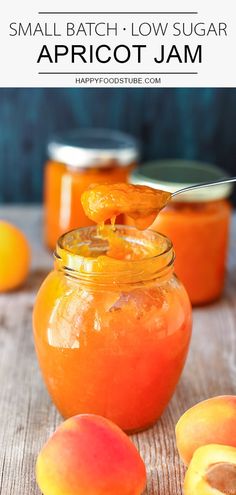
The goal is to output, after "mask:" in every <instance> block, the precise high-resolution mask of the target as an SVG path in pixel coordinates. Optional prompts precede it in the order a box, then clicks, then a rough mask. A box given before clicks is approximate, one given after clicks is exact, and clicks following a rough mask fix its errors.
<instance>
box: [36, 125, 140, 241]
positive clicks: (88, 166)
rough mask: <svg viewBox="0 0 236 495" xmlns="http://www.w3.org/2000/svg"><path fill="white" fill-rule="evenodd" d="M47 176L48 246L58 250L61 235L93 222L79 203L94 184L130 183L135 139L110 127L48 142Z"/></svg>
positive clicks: (135, 145)
mask: <svg viewBox="0 0 236 495" xmlns="http://www.w3.org/2000/svg"><path fill="white" fill-rule="evenodd" d="M48 156H49V161H48V162H47V163H46V167H45V175H44V202H45V229H44V236H45V242H46V245H47V246H48V247H49V248H50V249H55V246H56V241H57V239H58V237H59V236H60V235H62V234H63V233H64V232H67V231H69V230H71V229H74V228H77V227H85V226H87V225H91V224H92V222H91V221H89V220H88V218H87V217H86V216H85V214H84V211H83V209H82V207H81V204H80V197H81V194H82V193H83V191H84V190H85V189H86V188H87V187H88V186H89V185H90V184H92V183H112V182H127V178H128V174H129V173H130V172H131V170H132V169H133V167H134V165H135V164H136V162H137V160H138V156H139V153H138V145H137V142H136V140H135V139H134V138H132V137H130V136H128V135H126V134H123V133H121V132H118V131H111V130H108V129H80V130H75V131H73V132H68V133H65V134H64V135H61V136H57V137H55V139H54V140H52V141H51V142H50V143H49V145H48Z"/></svg>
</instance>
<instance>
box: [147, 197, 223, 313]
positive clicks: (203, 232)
mask: <svg viewBox="0 0 236 495" xmlns="http://www.w3.org/2000/svg"><path fill="white" fill-rule="evenodd" d="M230 218H231V206H230V203H229V202H228V201H227V200H218V201H208V202H199V203H177V202H176V203H174V202H172V203H170V205H169V206H168V208H165V209H164V210H163V211H162V212H161V213H160V215H159V216H158V217H157V218H156V220H155V221H154V223H153V224H152V226H151V228H152V229H154V230H157V231H158V232H162V233H163V234H165V235H167V236H169V237H170V238H171V240H172V242H173V245H174V249H175V252H176V261H175V271H176V274H177V275H178V276H179V277H180V278H181V280H182V282H183V284H184V286H185V287H186V289H187V291H188V294H189V297H190V300H191V302H192V304H195V305H198V304H205V303H209V302H211V301H214V300H215V299H217V298H219V297H220V295H221V293H222V291H223V288H224V281H225V271H226V259H227V250H228V238H229V225H230Z"/></svg>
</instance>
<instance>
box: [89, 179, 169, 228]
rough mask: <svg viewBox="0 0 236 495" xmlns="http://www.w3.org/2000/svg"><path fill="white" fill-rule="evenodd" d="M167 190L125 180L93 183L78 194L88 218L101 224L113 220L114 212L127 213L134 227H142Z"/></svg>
mask: <svg viewBox="0 0 236 495" xmlns="http://www.w3.org/2000/svg"><path fill="white" fill-rule="evenodd" d="M171 196H172V195H171V193H169V192H167V191H161V190H158V189H153V188H152V187H148V186H139V185H132V184H126V183H118V184H94V185H91V186H90V187H89V188H88V189H87V190H86V191H84V193H83V194H82V196H81V203H82V206H83V209H84V211H85V214H86V215H87V217H88V218H90V220H93V221H94V222H95V223H97V224H102V223H104V222H105V221H106V220H111V222H112V223H115V219H116V217H117V216H118V215H121V214H126V215H128V216H129V217H131V218H132V219H133V220H134V222H135V225H136V227H137V228H139V229H146V228H148V227H150V225H151V224H152V223H153V222H154V220H155V218H156V216H157V215H158V213H159V212H160V210H162V208H164V206H166V204H167V203H168V201H170V199H171Z"/></svg>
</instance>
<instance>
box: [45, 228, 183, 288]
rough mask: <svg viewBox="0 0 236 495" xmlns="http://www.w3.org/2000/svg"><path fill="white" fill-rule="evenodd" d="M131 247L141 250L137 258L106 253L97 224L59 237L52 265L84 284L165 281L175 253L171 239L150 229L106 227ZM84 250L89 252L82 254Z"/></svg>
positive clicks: (113, 284)
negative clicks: (123, 257)
mask: <svg viewBox="0 0 236 495" xmlns="http://www.w3.org/2000/svg"><path fill="white" fill-rule="evenodd" d="M106 228H109V229H111V231H112V232H113V233H115V234H116V236H117V237H118V238H119V239H122V241H124V242H125V243H128V245H129V246H130V248H131V249H133V250H135V249H136V248H137V246H138V249H141V251H142V254H143V257H141V258H140V259H138V260H132V259H131V260H129V259H124V260H123V259H122V260H120V259H115V258H111V257H109V256H107V255H106V251H107V248H108V242H107V240H106V239H103V238H101V236H100V235H99V234H98V232H97V227H96V226H90V227H85V228H81V229H75V230H72V231H70V232H68V233H66V234H64V235H63V236H61V237H60V238H59V239H58V242H57V246H56V250H55V253H54V257H55V268H56V269H58V270H62V271H64V272H65V273H66V274H67V275H69V276H72V277H74V278H77V279H79V280H80V281H81V282H84V283H88V284H89V283H92V284H93V285H97V286H100V287H101V286H104V285H105V286H106V287H107V286H108V285H109V287H116V286H119V288H121V285H122V286H125V287H126V289H127V285H131V286H132V287H133V286H134V285H136V286H139V285H143V283H144V282H151V281H153V280H155V279H159V280H161V279H163V280H165V279H166V278H168V277H169V276H171V275H172V273H173V265H174V259H175V254H174V250H173V246H172V242H171V241H170V239H168V238H167V237H166V236H164V235H162V234H159V233H157V232H155V231H152V230H146V231H140V230H138V229H136V228H135V227H131V226H124V225H116V226H115V227H111V226H109V227H108V226H106ZM85 251H87V253H89V254H87V255H86V254H84V252H85Z"/></svg>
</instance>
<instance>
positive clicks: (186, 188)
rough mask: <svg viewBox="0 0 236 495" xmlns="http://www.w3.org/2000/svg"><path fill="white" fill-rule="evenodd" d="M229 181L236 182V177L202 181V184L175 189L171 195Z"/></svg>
mask: <svg viewBox="0 0 236 495" xmlns="http://www.w3.org/2000/svg"><path fill="white" fill-rule="evenodd" d="M227 182H236V177H229V178H227V179H220V180H216V181H215V182H201V183H200V184H194V185H193V186H187V187H184V188H182V189H179V190H178V191H175V192H173V193H172V194H171V196H177V195H178V194H183V193H185V192H187V191H192V190H194V189H201V188H202V187H209V186H217V185H219V184H226V183H227Z"/></svg>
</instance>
